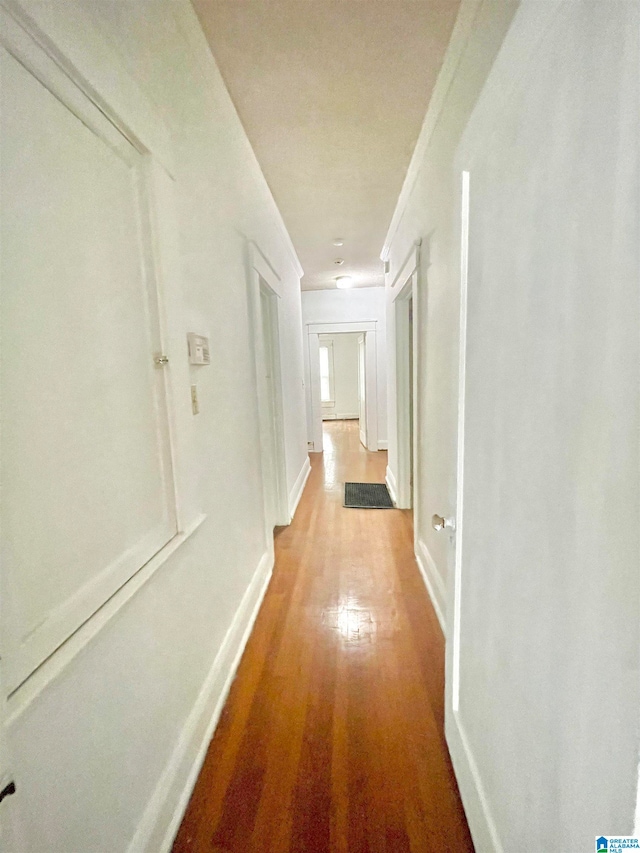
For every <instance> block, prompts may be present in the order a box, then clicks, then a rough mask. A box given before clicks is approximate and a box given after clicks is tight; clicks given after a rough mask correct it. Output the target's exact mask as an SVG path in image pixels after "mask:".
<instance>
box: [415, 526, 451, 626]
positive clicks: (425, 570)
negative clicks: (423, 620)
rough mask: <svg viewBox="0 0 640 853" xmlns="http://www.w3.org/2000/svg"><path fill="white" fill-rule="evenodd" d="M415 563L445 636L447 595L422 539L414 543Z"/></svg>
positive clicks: (440, 576)
mask: <svg viewBox="0 0 640 853" xmlns="http://www.w3.org/2000/svg"><path fill="white" fill-rule="evenodd" d="M416 562H417V563H418V568H419V569H420V574H421V575H422V578H423V580H424V583H425V586H426V587H427V592H428V593H429V598H430V599H431V603H432V604H433V609H434V610H435V611H436V616H437V617H438V622H439V623H440V627H441V628H442V633H443V634H445V636H446V620H445V613H446V600H447V594H446V590H445V587H444V583H443V581H442V575H441V574H440V572H439V571H438V567H437V566H436V564H435V561H434V559H433V557H432V556H431V554H430V553H429V549H428V548H427V546H426V545H425V543H424V542H423V541H422V539H418V540H417V542H416Z"/></svg>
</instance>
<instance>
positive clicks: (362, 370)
mask: <svg viewBox="0 0 640 853" xmlns="http://www.w3.org/2000/svg"><path fill="white" fill-rule="evenodd" d="M366 364H367V350H366V345H365V336H364V335H360V336H359V337H358V403H359V406H360V411H359V426H360V441H361V443H362V444H363V445H364V446H365V447H366V446H367V369H366Z"/></svg>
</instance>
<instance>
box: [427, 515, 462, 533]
mask: <svg viewBox="0 0 640 853" xmlns="http://www.w3.org/2000/svg"><path fill="white" fill-rule="evenodd" d="M431 526H432V527H433V529H434V530H455V529H456V523H455V521H454V520H453V519H452V518H444V517H443V516H441V515H432V516H431Z"/></svg>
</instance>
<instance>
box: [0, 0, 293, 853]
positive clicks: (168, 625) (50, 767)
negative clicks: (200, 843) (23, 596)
mask: <svg viewBox="0 0 640 853" xmlns="http://www.w3.org/2000/svg"><path fill="white" fill-rule="evenodd" d="M28 8H29V13H30V14H31V15H32V16H34V17H35V18H36V19H37V20H38V21H39V22H40V23H41V25H42V27H43V28H44V30H45V32H48V33H52V34H57V35H56V37H57V36H61V37H63V40H64V39H68V40H69V43H70V44H72V45H73V46H74V50H75V51H76V54H77V56H78V57H80V61H81V63H82V65H83V67H84V68H85V69H86V70H87V76H88V77H89V78H90V79H92V80H94V81H97V82H98V84H100V85H104V87H105V89H106V90H107V91H114V92H119V96H122V93H123V92H124V91H125V90H126V87H124V86H123V85H121V81H123V80H124V79H125V78H126V79H127V80H129V79H133V81H135V83H136V84H137V86H139V87H140V88H141V89H142V90H143V93H144V95H145V96H146V97H147V99H148V102H150V103H151V104H152V105H153V108H154V109H155V110H156V111H157V112H158V114H159V115H160V117H161V119H162V120H163V121H164V123H165V125H166V127H167V129H168V131H169V135H170V139H171V143H172V147H173V153H174V162H175V184H174V190H175V203H176V213H177V219H176V232H175V235H174V236H175V237H176V239H177V240H178V241H179V254H180V259H181V265H180V269H178V270H176V277H175V279H174V280H172V281H169V282H166V283H165V286H166V287H168V288H177V290H176V292H177V293H178V294H179V292H180V286H181V284H180V281H179V280H178V279H181V282H182V292H183V304H182V308H183V310H184V328H183V334H184V335H186V332H187V331H188V330H193V331H197V332H200V333H203V334H208V335H209V336H210V339H211V343H212V365H211V367H208V368H198V369H195V368H194V369H192V371H196V372H192V376H196V375H197V382H198V390H199V398H200V414H199V415H198V416H197V417H195V418H193V421H192V426H193V433H192V446H191V448H190V450H191V453H192V457H193V460H194V468H193V471H192V472H191V481H190V487H191V488H192V489H193V491H194V492H195V493H196V496H197V502H198V504H199V507H200V508H201V509H202V511H203V512H204V513H205V514H206V519H205V521H204V522H203V523H202V524H201V526H200V527H199V528H198V529H197V531H196V532H195V533H194V534H193V535H192V536H191V537H190V538H188V539H187V540H186V541H185V542H184V544H182V545H181V546H180V547H179V548H178V549H177V550H176V551H175V553H173V555H172V556H171V557H170V558H169V559H167V560H166V562H164V563H163V564H162V565H161V566H160V568H159V569H158V570H157V571H156V572H155V573H154V574H152V575H151V576H150V577H149V579H148V580H147V581H146V582H145V583H144V584H142V585H141V586H140V588H139V589H138V591H137V592H136V593H135V594H134V595H132V596H131V597H130V598H128V600H123V601H122V604H121V606H120V604H118V606H113V607H112V608H111V609H109V607H107V608H106V610H105V611H104V613H103V614H102V615H101V616H100V617H99V619H100V624H99V625H98V624H97V622H96V626H97V627H96V630H91V631H90V632H89V634H88V635H87V640H86V642H84V641H83V643H82V647H81V648H79V649H77V653H74V654H71V655H69V656H65V653H64V652H62V653H61V654H60V655H58V654H56V655H54V656H53V658H52V659H50V660H49V661H47V662H46V664H45V665H44V666H43V667H42V668H41V670H40V671H39V673H38V675H37V678H35V677H34V679H32V680H30V681H28V682H27V683H26V684H25V685H24V687H21V688H20V689H19V690H18V691H17V693H15V694H14V695H13V696H12V697H11V700H10V702H9V703H8V705H7V707H6V709H5V711H6V715H7V716H8V719H9V724H8V728H7V735H8V737H7V743H8V748H9V750H10V753H9V761H10V764H11V771H12V775H13V777H14V778H15V780H16V783H17V787H18V793H17V794H16V795H15V796H14V797H12V798H10V799H9V800H7V801H6V803H3V806H2V810H3V812H2V819H3V833H4V834H3V849H7V850H15V851H19V853H27V851H34V853H42V851H44V850H46V851H50V853H69V851H72V850H74V851H80V850H82V851H99V853H107V851H109V853H115V851H124V850H126V849H127V848H128V847H129V846H130V845H132V846H131V849H132V850H133V849H135V850H136V851H137V850H141V849H148V850H150V851H153V853H157V851H159V850H161V849H163V847H164V845H165V844H166V841H167V839H165V838H164V835H165V832H166V831H167V829H168V828H170V822H171V820H172V818H174V817H175V818H179V816H180V807H181V805H184V796H185V795H186V794H188V791H189V783H190V782H193V775H192V771H193V770H194V767H195V765H194V762H196V761H197V759H198V755H199V749H200V747H203V746H204V745H206V743H207V734H208V733H207V726H208V723H209V721H210V720H211V719H212V715H214V712H215V711H216V705H217V702H218V700H219V699H220V698H221V696H223V693H224V687H225V684H226V681H227V678H228V676H229V675H230V673H231V671H232V668H233V664H234V661H235V656H236V654H237V652H238V650H239V649H240V648H241V644H242V639H243V633H244V630H245V628H246V627H247V626H248V625H249V622H250V618H251V615H252V612H253V609H254V607H255V605H256V604H257V602H258V601H259V598H260V593H261V589H262V585H263V583H264V581H265V580H266V579H267V578H268V575H269V571H270V563H269V554H268V551H266V550H265V539H264V523H263V505H262V491H261V479H260V460H259V455H258V418H257V409H256V388H255V366H254V364H253V362H252V359H253V354H252V347H251V341H250V328H249V320H248V316H247V278H248V267H249V261H248V259H249V249H248V241H250V240H251V241H255V243H256V244H257V245H258V246H259V247H260V249H261V251H262V253H263V254H264V255H265V256H266V257H267V259H268V261H269V263H270V264H271V266H272V267H273V268H274V270H275V271H276V272H277V274H278V275H279V276H280V279H281V288H282V298H281V300H280V311H281V330H282V339H281V351H282V364H283V370H284V375H283V388H284V405H285V421H286V442H285V444H286V459H287V481H288V484H289V488H290V489H292V488H293V487H294V485H295V483H296V480H297V478H298V477H299V475H300V472H301V470H302V469H303V466H304V465H305V462H306V461H307V456H306V441H305V426H304V420H305V416H304V396H303V395H304V391H303V362H302V335H301V310H300V294H299V274H298V267H297V262H296V259H295V258H294V256H293V253H292V251H291V248H290V243H289V241H288V238H287V235H286V233H285V232H284V228H283V226H282V224H281V220H280V217H279V214H278V212H277V210H276V207H275V204H274V202H273V200H272V197H271V195H270V193H269V190H268V188H267V185H266V182H265V181H264V179H263V176H262V174H261V172H260V169H259V167H258V165H257V162H256V160H255V158H254V155H253V153H252V151H251V148H250V146H249V143H248V141H247V139H246V137H245V134H244V132H243V129H242V127H241V124H240V122H239V120H238V117H237V115H236V113H235V110H234V108H233V106H232V104H231V101H230V99H229V96H228V94H227V92H226V90H225V87H224V85H223V83H222V80H221V78H220V75H219V73H218V71H217V68H216V66H215V64H214V62H213V60H212V57H211V55H210V52H209V50H208V47H207V45H206V43H205V41H204V37H203V35H202V33H201V30H200V28H199V25H198V22H197V19H196V17H195V15H194V13H193V11H192V9H191V7H190V5H189V3H188V2H186V0H180V1H179V2H176V0H167V2H164V0H153V2H135V3H113V2H103V1H102V0H97V1H96V0H79V2H77V3H74V4H60V3H38V2H30V3H29V4H28ZM85 45H86V49H84V53H83V48H84V46H85ZM96 69H97V70H96ZM100 69H101V70H100ZM94 72H95V73H94ZM119 106H122V107H123V108H124V109H125V110H126V109H127V108H128V107H131V104H129V105H128V106H127V104H126V103H125V104H121V105H119ZM96 240H97V242H98V243H99V236H97V237H96ZM95 250H96V245H94V246H92V251H95ZM60 287H61V288H64V280H61V281H60ZM37 308H38V306H34V310H37ZM182 340H183V344H184V340H185V338H183V339H182ZM175 406H176V407H182V409H181V411H186V412H188V413H189V415H188V416H189V417H191V416H190V402H189V390H188V385H185V388H184V389H183V396H181V397H180V399H178V400H176V401H175ZM123 499H126V495H123ZM117 601H120V599H118V600H117ZM116 603H117V602H116ZM103 617H104V618H103ZM90 622H91V620H90ZM225 638H226V641H225ZM63 648H64V647H63ZM168 838H169V840H170V836H169V837H168Z"/></svg>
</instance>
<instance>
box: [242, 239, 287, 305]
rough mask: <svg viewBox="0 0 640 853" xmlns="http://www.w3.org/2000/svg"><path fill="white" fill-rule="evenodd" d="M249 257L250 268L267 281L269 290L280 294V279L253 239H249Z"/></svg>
mask: <svg viewBox="0 0 640 853" xmlns="http://www.w3.org/2000/svg"><path fill="white" fill-rule="evenodd" d="M249 257H250V263H251V268H252V269H254V270H255V271H256V272H257V273H258V274H259V275H260V276H262V278H263V279H264V280H265V281H266V282H267V284H268V285H269V287H270V288H271V290H273V292H274V293H275V294H276V295H277V296H282V279H281V277H280V276H279V275H278V273H277V272H276V270H275V269H274V268H273V267H272V266H271V264H270V263H269V260H268V258H267V257H266V255H264V254H263V253H262V252H261V251H260V247H259V246H258V244H257V243H254V241H253V240H250V241H249Z"/></svg>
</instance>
